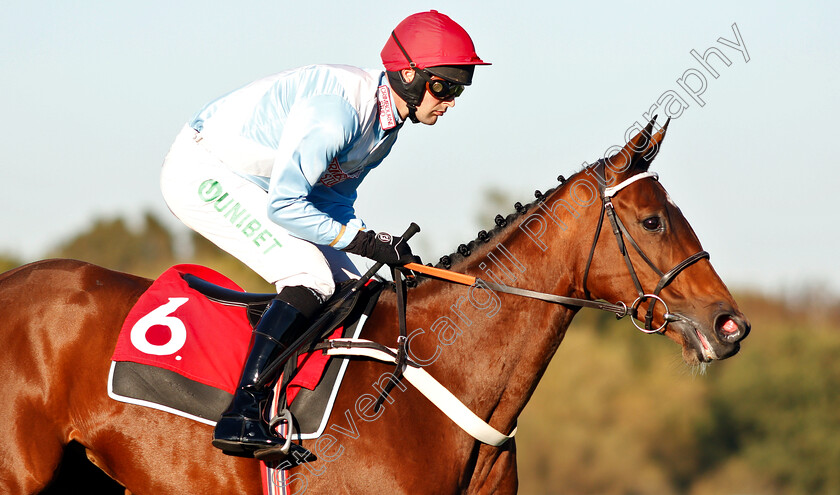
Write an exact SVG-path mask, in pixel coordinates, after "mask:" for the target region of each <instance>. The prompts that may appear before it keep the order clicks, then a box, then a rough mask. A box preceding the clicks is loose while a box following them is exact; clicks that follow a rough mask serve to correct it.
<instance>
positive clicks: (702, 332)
mask: <svg viewBox="0 0 840 495" xmlns="http://www.w3.org/2000/svg"><path fill="white" fill-rule="evenodd" d="M711 323H712V324H711V325H704V324H702V323H700V322H698V321H697V320H696V319H694V318H691V317H687V316H685V315H679V319H678V320H676V321H673V322H672V323H671V326H674V327H675V328H674V330H676V331H678V332H679V333H680V334H681V335H682V341H683V357H684V359H685V360H686V362H689V363H690V364H698V363H708V362H711V361H718V360H722V359H726V358H728V357H732V356H734V355H735V354H737V353H738V351H739V350H740V349H741V344H740V342H741V341H742V340H744V339H745V338H746V337H747V335H749V333H750V323H749V321H748V320H747V319H746V318H745V317H744V315H742V314H741V313H739V312H737V311H721V312H719V313H717V314H715V315H713V316H712V318H711Z"/></svg>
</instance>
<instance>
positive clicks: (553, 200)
mask: <svg viewBox="0 0 840 495" xmlns="http://www.w3.org/2000/svg"><path fill="white" fill-rule="evenodd" d="M570 182H571V181H570ZM567 197H568V188H566V187H564V188H561V189H559V190H556V191H553V192H552V193H551V194H549V195H546V198H545V200H544V201H542V202H536V203H534V204H531V205H529V206H528V207H527V209H526V210H525V212H524V213H522V214H518V215H514V216H510V217H508V225H507V226H506V227H505V228H503V229H501V230H499V231H497V232H494V233H493V237H492V238H491V239H490V240H489V241H488V242H486V243H484V244H483V245H481V246H479V247H477V248H475V249H474V252H473V253H471V254H470V255H469V256H467V257H466V258H463V259H458V260H457V262H456V264H454V265H453V266H452V270H453V271H456V272H462V273H468V274H471V275H474V276H477V277H479V278H481V279H483V280H486V281H492V282H496V283H501V284H506V285H511V286H515V287H521V288H527V289H531V290H537V291H541V292H549V293H553V294H559V295H567V296H576V297H581V293H582V290H581V284H582V276H583V269H584V266H585V264H586V258H587V255H588V249H589V243H590V242H591V239H592V235H593V234H594V225H595V222H596V221H597V216H596V215H597V213H594V210H596V209H597V208H596V207H587V209H588V210H589V212H586V213H588V214H583V213H584V211H583V210H582V209H580V208H579V206H578V208H575V207H574V206H576V205H575V203H573V202H571V201H569V200H568V199H567ZM561 200H562V201H564V202H566V204H568V205H569V206H570V208H566V207H565V206H564V205H563V203H558V201H561ZM590 204H591V203H590ZM587 206H588V205H587ZM590 224H591V225H590ZM470 245H471V246H473V247H475V244H474V243H471V244H470ZM408 300H409V305H410V307H409V310H408V315H409V318H410V320H411V321H410V322H409V327H408V330H409V332H410V331H411V330H412V329H416V328H421V329H422V332H423V334H422V335H420V336H419V337H417V338H415V339H413V341H412V351H413V352H414V353H415V354H416V355H418V356H420V357H422V358H424V359H427V360H430V359H431V358H432V357H434V356H435V354H438V358H437V359H436V360H434V362H432V363H431V364H430V366H429V368H427V369H428V370H429V372H430V373H432V374H433V375H435V376H438V377H445V378H446V381H444V384H445V385H447V386H448V387H450V389H451V390H452V391H453V393H455V394H456V395H457V396H458V397H460V398H461V399H462V400H463V401H464V402H465V403H466V404H467V405H469V406H470V407H471V408H473V410H474V411H475V412H476V413H477V414H478V415H479V416H481V417H483V418H485V419H488V420H490V422H491V424H493V425H494V426H495V427H496V428H497V429H499V430H502V431H510V429H511V428H512V427H513V425H514V423H515V420H516V417H517V416H518V415H519V413H520V412H521V411H522V409H523V408H524V406H525V404H526V403H527V401H528V399H529V398H530V397H531V394H532V393H533V391H534V389H535V388H536V386H537V383H538V382H539V379H540V378H541V377H542V374H543V373H544V371H545V369H546V367H547V366H548V363H549V362H550V360H551V358H552V356H553V355H554V353H555V351H556V350H557V347H558V346H559V344H560V342H561V340H562V339H563V336H564V335H565V332H566V329H567V328H568V326H569V324H570V323H571V320H572V318H573V317H574V314H575V313H576V310H573V309H570V308H567V307H564V306H560V305H552V304H549V303H546V302H543V301H538V300H534V299H529V298H524V297H521V296H515V295H508V294H497V293H495V292H493V291H491V290H489V289H482V288H480V286H473V287H470V288H464V287H463V286H454V285H447V284H446V283H445V282H439V281H427V282H424V283H422V284H421V285H420V286H419V287H417V288H416V289H415V290H413V291H410V292H409V297H408ZM412 316H413V317H412Z"/></svg>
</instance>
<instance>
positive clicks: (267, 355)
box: [213, 287, 320, 457]
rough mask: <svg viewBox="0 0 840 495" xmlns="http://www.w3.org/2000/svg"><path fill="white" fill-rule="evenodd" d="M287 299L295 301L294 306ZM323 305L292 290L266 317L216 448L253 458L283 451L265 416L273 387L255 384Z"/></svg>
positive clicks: (308, 294) (301, 291) (253, 338)
mask: <svg viewBox="0 0 840 495" xmlns="http://www.w3.org/2000/svg"><path fill="white" fill-rule="evenodd" d="M290 294H291V295H292V296H293V297H289V295H290ZM284 296H286V297H284ZM283 299H286V300H291V301H292V304H294V306H293V305H292V304H289V303H288V302H286V301H285V300H283ZM319 304H320V302H319V301H318V300H317V298H316V297H315V295H314V294H312V293H311V291H309V290H308V289H305V288H303V287H288V288H285V289H283V291H282V292H281V293H280V295H278V299H275V300H274V301H273V302H272V303H271V305H270V306H269V307H268V309H267V310H266V311H265V313H263V315H262V318H260V321H259V323H257V326H256V328H255V329H254V332H253V333H252V335H251V345H250V350H249V352H248V358H247V360H246V361H245V366H244V367H243V369H242V376H241V377H240V379H239V386H238V387H237V389H236V392H235V393H234V395H233V400H232V401H231V404H230V406H229V407H228V409H227V410H226V411H225V412H224V413H223V414H222V417H221V418H220V419H219V421H218V423H216V429H215V430H214V431H213V446H215V447H217V448H219V449H222V450H223V451H224V452H225V453H226V454H228V455H235V456H240V457H253V456H254V452H255V451H257V450H262V449H266V448H272V447H280V446H282V445H283V444H284V443H285V440H284V439H282V438H280V437H278V436H276V435H274V434H272V433H271V431H269V428H268V424H266V422H265V420H264V419H263V416H262V410H263V408H264V407H267V406H268V401H267V399H268V398H269V396H270V394H271V387H259V388H258V387H256V386H255V384H256V382H257V380H258V379H259V378H260V377H261V376H262V372H263V370H264V369H265V368H266V366H268V364H269V363H270V362H271V361H272V360H274V358H276V357H277V356H278V355H280V353H282V352H283V351H284V350H285V349H286V348H287V347H288V346H289V345H290V344H291V343H292V342H294V340H295V339H296V338H297V337H298V336H299V335H300V334H301V333H302V332H303V331H304V330H305V329H306V326H307V323H308V321H309V319H310V317H311V316H312V314H313V313H314V310H315V309H317V307H318V305H319ZM296 307H297V308H301V310H300V311H299V310H298V309H296Z"/></svg>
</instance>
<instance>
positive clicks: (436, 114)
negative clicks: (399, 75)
mask: <svg viewBox="0 0 840 495" xmlns="http://www.w3.org/2000/svg"><path fill="white" fill-rule="evenodd" d="M403 77H405V79H406V81H408V82H411V80H412V79H414V77H418V76H417V75H416V74H415V73H414V71H413V70H407V71H405V72H403ZM432 79H440V78H439V77H437V76H432ZM454 106H455V99H454V98H447V99H445V100H439V99H437V98H436V97H435V96H434V95H433V94H432V93H430V92H429V88H428V84H427V85H426V94H425V95H424V96H423V101H421V102H420V105H418V106H417V112H416V113H415V116H416V117H417V120H419V121H420V122H422V123H424V124H426V125H435V123H436V122H437V120H438V118H440V117H442V116H443V114H444V113H446V111H447V110H448V109H449V108H451V107H454Z"/></svg>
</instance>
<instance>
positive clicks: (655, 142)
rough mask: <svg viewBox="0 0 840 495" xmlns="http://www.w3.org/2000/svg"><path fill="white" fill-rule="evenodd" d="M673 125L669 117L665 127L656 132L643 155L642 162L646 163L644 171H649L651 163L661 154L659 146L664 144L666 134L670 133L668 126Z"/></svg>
mask: <svg viewBox="0 0 840 495" xmlns="http://www.w3.org/2000/svg"><path fill="white" fill-rule="evenodd" d="M651 122H653V121H651ZM670 123H671V117H668V120H666V121H665V125H663V126H662V128H661V129H659V130H658V131H656V134H654V135H653V136H652V137H651V138H650V144H649V145H648V148H647V150H645V152H644V153H643V154H642V156H641V160H640V161H642V162H644V164H645V165H644V169H645V170H647V169H648V167H650V163H651V162H652V161H653V159H654V158H656V155H657V154H659V146H660V145H661V144H662V140H663V139H665V133H666V132H667V131H668V124H670Z"/></svg>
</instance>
